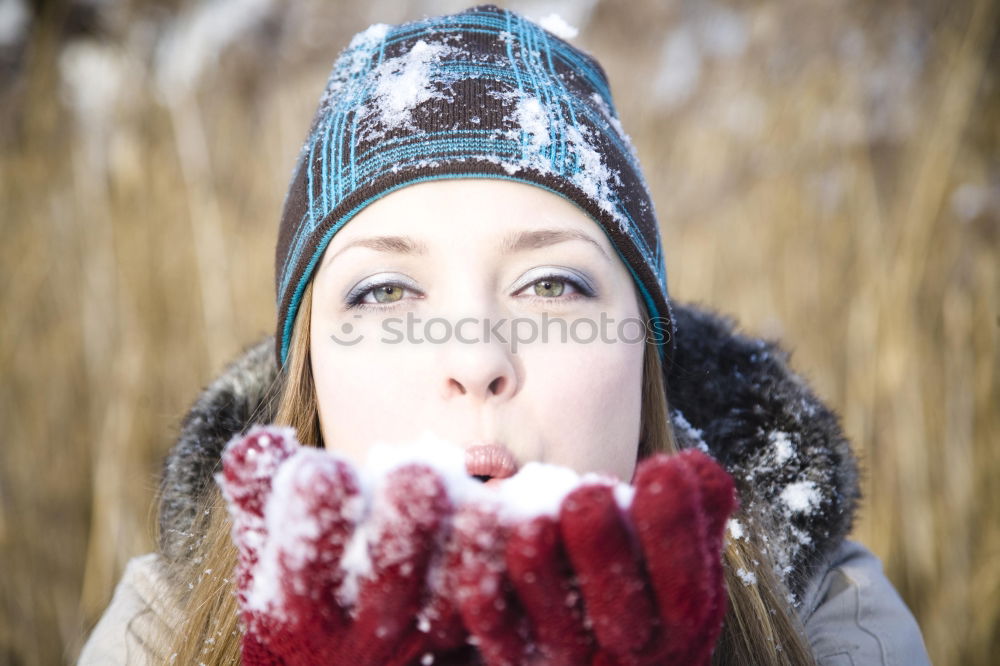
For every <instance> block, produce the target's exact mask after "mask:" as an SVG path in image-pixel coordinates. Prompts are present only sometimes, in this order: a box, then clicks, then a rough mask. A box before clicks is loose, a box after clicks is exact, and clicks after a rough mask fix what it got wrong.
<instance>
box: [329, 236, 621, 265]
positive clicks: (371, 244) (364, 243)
mask: <svg viewBox="0 0 1000 666" xmlns="http://www.w3.org/2000/svg"><path fill="white" fill-rule="evenodd" d="M573 240H578V241H584V242H586V243H590V244H591V245H593V246H594V247H595V248H597V250H598V251H599V252H600V253H601V254H602V255H604V257H605V259H608V260H609V261H610V260H611V258H610V257H609V256H608V253H607V252H605V251H604V248H603V247H601V245H600V243H598V242H597V241H595V240H594V239H593V238H591V237H590V236H589V235H588V234H586V233H584V232H582V231H578V230H576V229H535V230H533V231H515V232H511V233H509V234H507V235H506V236H504V238H503V240H502V241H501V242H500V251H501V252H502V253H503V254H514V253H517V252H524V251H527V250H538V249H541V248H544V247H549V246H550V245H556V244H557V243H565V242H567V241H573ZM352 247H367V248H369V249H371V250H375V251H376V252H391V253H395V254H427V246H426V245H425V244H424V243H421V242H420V241H417V240H414V239H412V238H410V237H409V236H369V237H366V238H358V239H355V240H353V241H351V242H350V243H348V244H347V245H345V246H344V247H342V248H340V249H339V250H337V251H336V252H334V253H333V254H332V255H330V256H329V257H327V258H326V259H325V260H324V262H323V263H324V264H328V263H330V262H332V261H333V259H334V257H336V256H337V255H338V254H341V253H342V252H345V251H347V250H348V249H350V248H352Z"/></svg>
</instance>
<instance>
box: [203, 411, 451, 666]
mask: <svg viewBox="0 0 1000 666" xmlns="http://www.w3.org/2000/svg"><path fill="white" fill-rule="evenodd" d="M222 464H223V470H222V472H221V473H220V474H218V475H217V477H216V480H217V482H218V483H219V485H220V487H221V489H222V493H223V496H224V498H225V499H226V501H227V503H228V506H229V512H230V515H231V517H232V521H233V532H232V534H233V540H234V542H235V544H236V546H237V549H238V563H237V567H236V574H235V575H236V580H235V587H236V593H237V598H238V601H239V606H240V610H241V619H242V621H243V624H244V625H245V631H244V636H243V646H242V648H243V663H244V664H247V665H249V666H254V665H265V664H266V665H277V664H282V665H287V666H292V665H295V664H319V663H342V664H352V665H357V666H364V665H367V664H370V665H372V666H374V665H376V664H377V665H379V666H382V665H385V664H390V665H392V664H400V665H402V664H408V663H412V662H413V661H414V660H415V659H417V658H419V657H420V656H421V655H422V654H425V653H427V652H432V653H438V652H446V651H448V650H450V649H453V648H456V647H458V646H461V645H463V644H464V643H465V638H466V635H465V632H464V630H463V628H462V626H461V622H460V620H459V618H458V615H457V612H456V611H454V610H452V609H451V605H450V602H449V601H447V599H448V598H449V597H450V595H451V593H450V592H449V591H448V590H447V589H446V588H447V584H446V583H447V581H438V582H439V585H438V588H439V589H437V590H431V589H429V588H428V584H427V583H428V571H429V569H430V568H431V565H432V559H433V558H435V557H444V554H443V553H441V552H440V545H441V534H440V530H441V529H442V527H444V526H445V525H446V524H447V523H448V522H449V520H450V514H451V512H452V506H451V502H450V500H449V498H448V494H447V492H446V489H445V487H444V484H443V482H442V480H441V478H440V477H439V476H438V475H437V474H436V473H435V472H434V470H432V469H431V468H430V467H427V466H424V465H420V464H408V465H403V466H400V467H398V468H396V469H394V470H393V471H391V472H390V473H389V475H388V477H387V478H386V482H385V483H384V484H382V485H381V486H380V487H379V489H378V490H376V491H375V496H374V497H373V498H371V503H370V506H369V503H368V501H367V498H365V497H364V496H363V490H362V487H361V484H360V482H359V479H358V476H357V474H356V473H355V470H354V469H353V466H352V465H351V464H350V463H348V462H346V461H344V460H342V459H340V458H338V457H335V456H333V455H331V454H330V453H328V452H326V451H322V450H319V449H313V448H310V447H301V446H300V445H299V444H298V442H297V441H296V440H295V437H294V431H293V430H292V429H290V428H281V427H275V426H263V427H260V426H258V427H255V428H253V429H252V430H251V431H250V432H249V433H248V434H247V435H246V436H245V437H243V438H242V439H238V440H237V439H234V440H233V441H232V442H230V444H229V445H228V446H227V447H226V450H225V451H224V453H223V457H222ZM338 563H339V564H338Z"/></svg>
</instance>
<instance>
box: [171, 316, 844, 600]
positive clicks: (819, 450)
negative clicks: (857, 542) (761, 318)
mask: <svg viewBox="0 0 1000 666" xmlns="http://www.w3.org/2000/svg"><path fill="white" fill-rule="evenodd" d="M674 315H675V318H676V338H675V341H676V353H675V356H674V361H673V365H672V366H671V367H670V369H669V371H668V373H667V399H668V402H669V404H670V416H671V419H672V421H673V424H674V428H675V431H676V435H677V438H678V440H679V442H680V444H681V446H682V447H692V446H697V447H699V448H702V449H703V450H705V451H707V452H709V453H710V454H711V455H713V456H714V457H715V458H716V459H717V460H718V461H719V462H720V463H721V464H722V465H723V466H724V467H725V468H726V469H727V470H728V471H729V472H730V474H732V476H733V478H734V480H735V481H736V484H737V487H738V488H739V493H740V499H741V503H742V505H743V509H744V512H745V516H746V517H747V519H748V520H750V521H764V520H766V521H767V525H768V527H767V529H766V536H765V537H764V539H765V541H766V546H765V547H766V548H767V550H768V551H769V553H770V555H771V557H772V559H773V560H774V563H775V566H776V568H777V570H778V573H779V575H780V576H781V577H782V578H783V579H784V580H785V582H786V584H787V585H788V587H789V589H790V590H791V592H792V594H793V595H794V596H795V599H796V600H798V599H799V598H800V597H801V593H802V591H803V590H804V588H805V586H806V584H807V583H808V581H809V579H810V577H811V576H812V574H813V573H815V572H816V571H817V570H821V565H822V562H823V560H824V558H825V557H827V556H828V555H830V554H831V553H832V552H833V551H834V550H835V549H836V548H837V546H839V545H840V543H841V541H842V540H843V539H844V538H845V537H846V536H847V534H848V533H849V532H850V529H851V526H852V520H853V517H854V512H855V509H856V506H857V503H858V500H859V497H860V491H859V483H858V470H857V461H856V459H855V458H854V455H853V454H852V452H851V448H850V444H849V443H848V441H847V439H846V438H845V437H844V435H843V433H842V431H841V428H840V423H839V418H838V417H837V415H836V414H834V413H833V411H832V410H830V409H829V408H828V407H826V406H825V405H824V404H823V403H822V402H820V400H819V399H818V398H817V397H816V396H815V395H814V394H813V392H812V391H811V390H810V388H809V387H808V386H807V385H806V383H805V381H804V380H803V379H802V378H801V377H800V376H798V375H797V374H795V373H794V372H793V371H792V370H791V369H790V367H789V365H788V362H789V354H788V353H787V352H786V351H784V350H783V349H782V348H781V347H780V346H779V345H778V344H777V343H776V342H773V341H768V340H763V339H757V338H753V337H748V336H745V335H742V334H740V333H738V332H736V330H735V329H736V324H735V322H734V321H733V320H732V319H731V318H728V317H725V316H722V315H719V314H717V313H714V312H712V311H710V310H708V309H704V308H702V307H700V306H694V305H683V304H680V303H676V304H675V309H674ZM277 374H278V371H277V367H276V364H275V356H274V338H273V337H272V336H268V337H266V338H265V339H263V340H261V341H260V342H258V343H256V344H255V345H253V346H252V347H250V348H249V349H247V350H246V351H244V352H243V353H242V354H241V355H240V356H239V357H238V358H237V359H236V360H235V361H233V362H232V363H231V364H230V365H229V366H227V367H226V368H225V369H224V370H223V371H222V373H221V374H220V375H219V376H218V377H217V378H216V379H215V380H214V381H213V382H212V383H211V384H209V385H208V387H207V388H205V389H204V390H203V391H202V392H201V394H200V395H199V396H198V398H197V400H195V402H194V404H193V405H192V407H191V408H190V410H189V411H188V412H187V415H186V416H185V417H184V419H183V421H182V423H181V428H180V434H179V436H178V439H177V442H176V444H175V445H174V447H173V449H172V450H171V451H170V453H169V454H168V456H167V459H166V461H165V464H164V468H163V475H162V480H161V486H160V491H161V500H160V507H159V527H160V538H159V548H160V552H161V553H162V554H163V555H164V556H166V557H167V558H168V559H171V560H175V559H178V558H182V557H183V556H184V553H185V552H187V550H188V548H189V544H190V541H189V539H188V538H187V537H188V536H190V533H191V525H192V523H193V521H194V519H195V515H196V511H197V508H196V507H197V505H198V503H199V500H200V499H201V498H202V497H203V496H204V495H205V493H206V492H207V491H208V490H209V489H210V487H211V486H210V484H212V483H214V481H213V479H212V474H213V473H214V471H215V470H216V469H217V467H218V465H219V460H220V455H221V452H222V449H223V447H224V446H225V445H226V443H227V442H228V441H229V440H230V438H232V437H233V436H234V435H236V434H239V433H242V432H245V431H246V430H247V429H248V428H249V426H250V425H252V424H253V423H270V422H271V420H272V418H273V406H272V404H271V401H270V400H269V398H270V395H271V392H272V386H273V385H274V383H275V381H276V379H277ZM741 531H742V530H741V526H740V525H739V524H738V523H731V524H730V534H731V536H732V537H734V538H739V536H740V533H741Z"/></svg>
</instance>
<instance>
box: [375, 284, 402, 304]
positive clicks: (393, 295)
mask: <svg viewBox="0 0 1000 666" xmlns="http://www.w3.org/2000/svg"><path fill="white" fill-rule="evenodd" d="M373 294H374V295H375V300H376V301H377V302H379V303H395V302H396V301H398V300H399V299H401V298H402V297H403V288H402V287H400V286H399V285H396V284H384V285H382V286H380V287H377V288H376V289H374V291H373Z"/></svg>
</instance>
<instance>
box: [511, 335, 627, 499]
mask: <svg viewBox="0 0 1000 666" xmlns="http://www.w3.org/2000/svg"><path fill="white" fill-rule="evenodd" d="M533 352H535V355H534V358H531V359H525V363H526V371H525V374H526V376H527V377H528V378H529V379H528V382H527V383H526V386H525V388H526V390H527V392H530V393H531V395H530V396H526V397H530V400H531V404H532V405H534V412H535V417H534V419H533V420H534V421H535V423H537V424H538V426H539V428H540V430H541V431H542V432H543V441H544V444H545V453H544V456H545V460H546V461H548V462H552V463H555V464H559V465H565V466H567V467H571V468H573V469H575V470H576V471H578V472H602V473H605V474H613V475H614V476H616V477H618V478H620V479H622V480H624V481H629V480H631V477H632V471H633V469H634V467H635V462H636V455H637V452H638V442H639V430H640V423H641V409H642V355H643V348H642V345H641V344H635V345H630V344H614V345H605V344H599V343H595V344H591V345H580V346H574V345H568V346H565V347H563V348H562V349H559V348H558V347H556V348H553V350H552V352H551V353H548V354H546V353H545V352H542V353H541V354H538V353H537V351H536V350H533ZM531 362H533V365H534V366H535V367H534V368H532V367H528V364H529V363H531ZM532 378H534V379H535V381H534V382H532Z"/></svg>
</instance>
